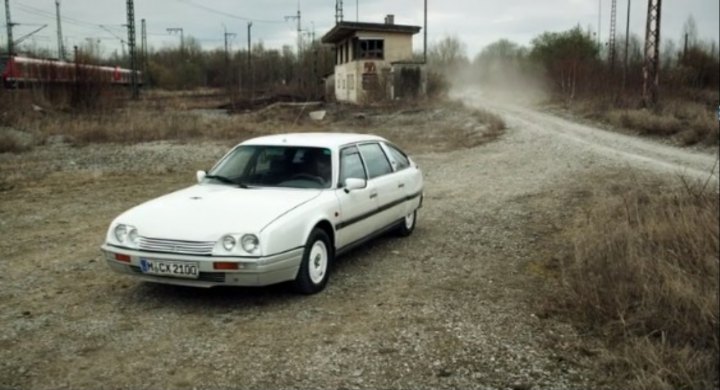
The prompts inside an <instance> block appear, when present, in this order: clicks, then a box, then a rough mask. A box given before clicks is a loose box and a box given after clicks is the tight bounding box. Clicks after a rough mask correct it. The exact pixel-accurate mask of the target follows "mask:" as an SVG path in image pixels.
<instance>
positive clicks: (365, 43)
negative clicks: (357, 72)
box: [357, 39, 385, 60]
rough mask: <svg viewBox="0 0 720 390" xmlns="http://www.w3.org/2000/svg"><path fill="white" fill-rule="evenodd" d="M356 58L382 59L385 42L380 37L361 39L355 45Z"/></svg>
mask: <svg viewBox="0 0 720 390" xmlns="http://www.w3.org/2000/svg"><path fill="white" fill-rule="evenodd" d="M357 49H358V50H357V51H358V56H357V58H363V59H376V60H382V59H384V58H385V50H384V49H385V42H384V41H383V40H382V39H361V40H359V41H358V45H357Z"/></svg>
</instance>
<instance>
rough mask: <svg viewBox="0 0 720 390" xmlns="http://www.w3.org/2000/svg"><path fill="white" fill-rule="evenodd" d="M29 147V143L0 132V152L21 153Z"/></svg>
mask: <svg viewBox="0 0 720 390" xmlns="http://www.w3.org/2000/svg"><path fill="white" fill-rule="evenodd" d="M30 149H31V146H30V145H28V144H27V143H23V142H21V141H20V140H18V139H17V137H14V136H13V135H11V134H5V133H3V132H0V153H21V152H25V151H27V150H30Z"/></svg>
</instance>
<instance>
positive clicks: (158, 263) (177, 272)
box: [140, 258, 200, 279]
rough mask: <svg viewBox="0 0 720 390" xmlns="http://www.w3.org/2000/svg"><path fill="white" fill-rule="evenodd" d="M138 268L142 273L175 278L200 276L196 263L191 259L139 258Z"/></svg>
mask: <svg viewBox="0 0 720 390" xmlns="http://www.w3.org/2000/svg"><path fill="white" fill-rule="evenodd" d="M140 270H141V271H142V272H143V273H144V274H150V275H162V276H173V277H176V278H188V279H197V278H198V277H199V276H200V271H199V270H198V263H196V262H192V261H172V260H155V259H142V258H141V259H140Z"/></svg>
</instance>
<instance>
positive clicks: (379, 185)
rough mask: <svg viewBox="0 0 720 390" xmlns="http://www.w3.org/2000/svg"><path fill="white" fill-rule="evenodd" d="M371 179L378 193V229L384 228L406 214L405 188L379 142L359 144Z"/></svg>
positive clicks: (376, 220) (375, 219)
mask: <svg viewBox="0 0 720 390" xmlns="http://www.w3.org/2000/svg"><path fill="white" fill-rule="evenodd" d="M358 149H360V153H361V154H362V158H363V161H364V162H365V166H366V167H367V173H368V177H369V180H368V182H369V183H370V184H372V186H373V187H374V189H375V191H376V192H375V193H376V195H377V202H378V214H377V216H376V218H374V221H375V223H376V229H382V228H384V227H386V226H388V225H390V224H392V223H394V222H397V221H398V220H399V219H400V218H402V217H404V216H405V208H404V206H405V189H404V184H403V183H401V182H400V181H399V180H398V175H397V174H396V172H394V171H393V168H392V165H391V164H390V159H388V157H387V155H386V154H385V151H384V150H383V148H382V146H380V144H379V143H378V142H368V143H363V144H360V145H358Z"/></svg>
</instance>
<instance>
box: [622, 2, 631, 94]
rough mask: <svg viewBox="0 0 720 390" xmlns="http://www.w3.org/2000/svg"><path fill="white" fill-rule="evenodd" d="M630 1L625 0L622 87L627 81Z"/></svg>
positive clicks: (623, 87)
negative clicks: (625, 17) (625, 16)
mask: <svg viewBox="0 0 720 390" xmlns="http://www.w3.org/2000/svg"><path fill="white" fill-rule="evenodd" d="M630 2H631V0H627V21H626V22H625V60H624V61H623V77H622V89H623V90H624V89H625V84H626V83H627V71H628V49H629V47H630Z"/></svg>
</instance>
